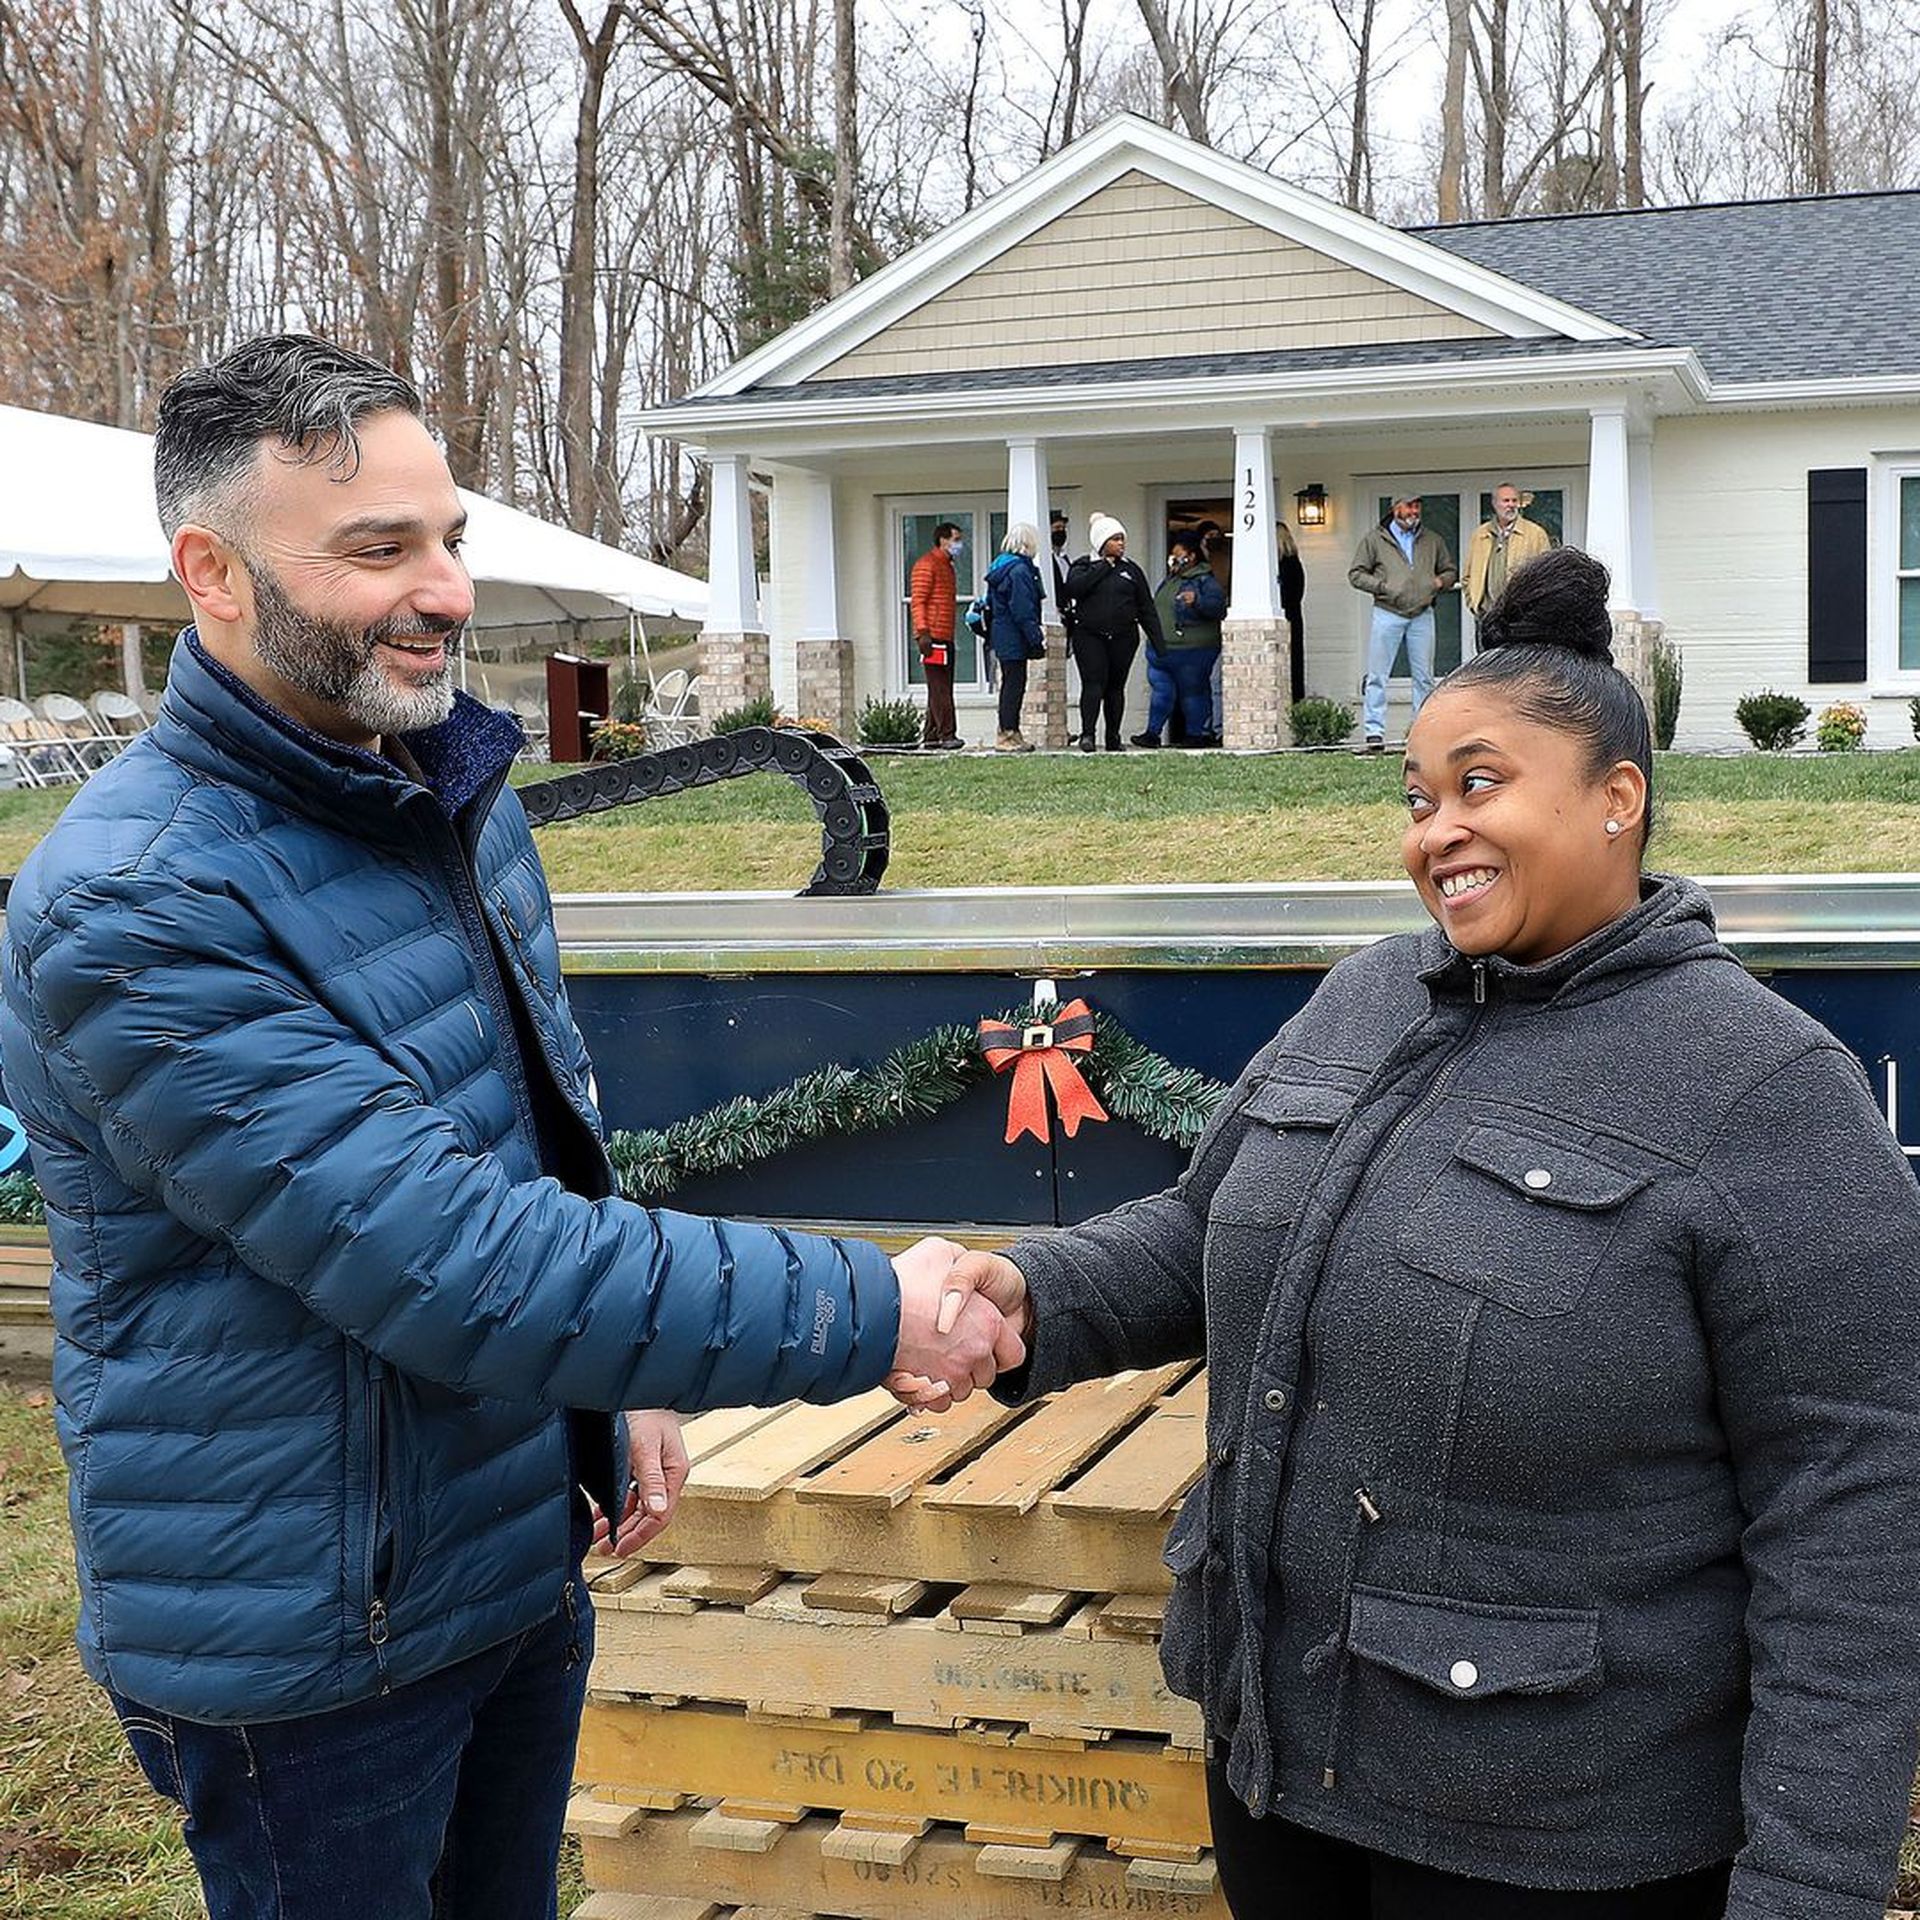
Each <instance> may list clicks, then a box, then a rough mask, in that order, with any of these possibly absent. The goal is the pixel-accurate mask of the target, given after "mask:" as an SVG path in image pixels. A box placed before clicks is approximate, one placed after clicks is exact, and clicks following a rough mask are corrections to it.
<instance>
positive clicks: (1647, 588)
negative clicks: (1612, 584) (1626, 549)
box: [1627, 420, 1660, 620]
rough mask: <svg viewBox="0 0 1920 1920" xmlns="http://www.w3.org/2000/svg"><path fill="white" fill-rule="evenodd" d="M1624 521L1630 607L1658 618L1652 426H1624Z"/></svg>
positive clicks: (1640, 423) (1636, 422)
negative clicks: (1630, 582) (1630, 553)
mask: <svg viewBox="0 0 1920 1920" xmlns="http://www.w3.org/2000/svg"><path fill="white" fill-rule="evenodd" d="M1627 518H1628V524H1629V527H1630V529H1631V531H1632V535H1633V605H1634V606H1635V607H1636V608H1638V609H1639V611H1640V613H1641V615H1642V617H1643V618H1645V619H1649V620H1657V619H1658V618H1659V617H1660V579H1659V575H1658V574H1657V573H1656V572H1655V570H1654V563H1653V422H1652V421H1651V420H1632V421H1629V422H1628V425H1627Z"/></svg>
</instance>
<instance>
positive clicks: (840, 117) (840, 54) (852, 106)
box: [827, 0, 860, 294]
mask: <svg viewBox="0 0 1920 1920" xmlns="http://www.w3.org/2000/svg"><path fill="white" fill-rule="evenodd" d="M856 32H857V28H856V24H855V21H854V0H833V210H832V217H831V220H830V222H829V225H828V232H827V291H828V292H829V293H834V294H840V293H845V292H846V290H847V289H848V288H849V287H850V286H852V285H853V280H854V271H853V195H854V189H855V187H856V186H857V185H858V183H859V178H860V135H859V125H858V122H857V120H856V118H855V114H856V111H857V108H856V101H857V99H858V92H857V89H856V84H855V82H856V79H857V68H856V65H855V60H856V46H857V42H856V37H855V36H856Z"/></svg>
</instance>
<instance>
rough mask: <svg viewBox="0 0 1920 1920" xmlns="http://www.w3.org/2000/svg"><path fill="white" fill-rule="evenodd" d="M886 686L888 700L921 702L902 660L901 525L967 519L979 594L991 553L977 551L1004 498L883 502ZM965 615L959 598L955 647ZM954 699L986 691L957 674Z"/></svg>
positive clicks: (904, 496) (904, 570)
mask: <svg viewBox="0 0 1920 1920" xmlns="http://www.w3.org/2000/svg"><path fill="white" fill-rule="evenodd" d="M886 507H887V626H888V640H887V684H888V687H889V689H890V690H891V692H892V694H893V695H894V696H895V697H898V696H899V695H902V694H911V695H914V696H917V697H921V698H924V697H925V694H926V688H925V687H924V686H920V685H916V684H915V682H914V678H913V675H912V672H911V670H910V667H909V663H908V660H907V649H908V648H909V647H910V646H912V645H913V635H912V634H911V633H909V632H908V631H907V628H906V619H905V617H904V616H903V613H902V609H903V608H905V607H906V606H907V604H908V598H909V595H908V589H909V587H910V585H911V581H910V578H909V576H910V575H911V573H912V571H913V564H912V562H911V561H909V560H907V559H905V558H904V556H903V555H902V552H901V546H900V540H901V523H902V522H903V521H906V520H908V519H910V518H912V516H913V515H915V514H927V513H968V514H971V515H972V516H973V531H972V533H971V534H970V535H969V536H968V537H969V540H970V542H971V544H972V546H973V578H974V590H975V591H976V592H978V591H979V583H980V581H981V580H982V579H983V578H985V576H986V571H987V567H988V565H989V563H990V562H991V561H992V559H993V555H992V554H991V553H987V552H984V551H983V550H982V548H983V543H985V542H986V541H987V540H988V537H989V534H990V531H991V529H992V526H993V516H994V515H995V514H996V513H1005V512H1006V511H1007V496H1006V494H1005V492H1004V491H1003V492H1000V493H959V492H954V493H900V494H891V495H889V496H888V498H887V502H886ZM965 611H966V601H965V599H964V598H963V599H962V600H961V602H960V605H959V606H958V608H957V609H956V610H955V613H954V622H953V631H954V638H955V640H956V641H957V640H958V639H959V636H960V634H961V632H962V630H963V626H962V620H961V615H962V614H964V613H965ZM953 691H954V697H955V698H956V699H962V698H965V697H966V696H967V695H970V694H971V695H974V696H977V697H979V698H985V697H986V695H987V693H988V687H987V683H986V681H985V679H983V678H974V679H971V680H962V679H961V678H960V677H959V675H958V674H956V675H955V676H954V681H953Z"/></svg>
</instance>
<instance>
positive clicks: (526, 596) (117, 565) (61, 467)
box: [0, 407, 707, 652]
mask: <svg viewBox="0 0 1920 1920" xmlns="http://www.w3.org/2000/svg"><path fill="white" fill-rule="evenodd" d="M460 497H461V499H462V501H464V502H465V504H466V507H467V511H468V514H469V519H468V523H467V540H466V548H465V554H466V561H467V566H468V570H469V571H470V572H471V573H472V575H473V582H474V597H475V612H474V621H473V624H474V627H475V629H476V630H482V631H484V630H486V629H489V628H498V627H529V626H543V625H551V624H553V623H555V622H578V621H586V620H606V619H629V618H630V617H631V616H636V615H652V616H654V617H656V618H678V619H684V620H693V621H700V620H704V619H705V617H706V611H707V586H706V582H705V581H704V580H694V579H690V578H688V576H687V575H685V574H681V573H675V572H673V571H672V570H671V569H670V568H667V567H662V566H656V565H655V564H654V563H653V562H652V561H650V560H643V559H641V558H640V557H639V556H638V555H637V554H631V553H623V552H622V551H621V550H620V549H619V548H617V547H609V546H606V545H604V544H603V543H602V542H600V541H598V540H589V539H587V538H585V537H584V536H583V535H581V534H577V533H571V532H569V531H568V530H567V529H566V528H565V527H556V526H552V525H550V524H549V523H548V522H546V521H544V520H538V519H536V518H534V516H533V515H532V514H527V513H519V512H516V511H515V510H514V509H513V508H511V507H504V506H502V505H501V504H500V503H499V502H498V501H497V500H489V499H487V498H485V496H483V495H481V494H477V493H468V492H466V491H465V490H464V489H462V491H461V495H460ZM23 612H33V613H54V614H60V613H66V614H73V615H76V616H84V617H87V618H92V619H98V620H121V621H138V622H151V623H155V624H160V623H177V624H184V623H185V622H186V620H187V618H188V612H187V600H186V596H185V595H184V594H183V593H182V592H181V591H180V588H179V586H178V584H177V583H176V582H175V581H174V579H173V578H172V575H171V573H170V572H169V569H168V561H167V541H166V537H165V536H164V535H163V534H162V533H161V531H160V521H159V517H158V515H157V513H156V511H155V508H154V503H153V438H152V436H151V435H150V434H145V433H132V432H129V431H127V430H126V429H124V428H120V427H102V426H96V425H94V424H93V422H91V421H88V420H71V419H67V418H65V417H63V416H61V415H58V414H48V413H32V412H29V411H27V410H25V409H23V408H20V407H0V629H5V628H10V627H17V621H18V617H19V615H20V614H21V613H23ZM8 651H9V652H10V651H11V648H9V649H8Z"/></svg>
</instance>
